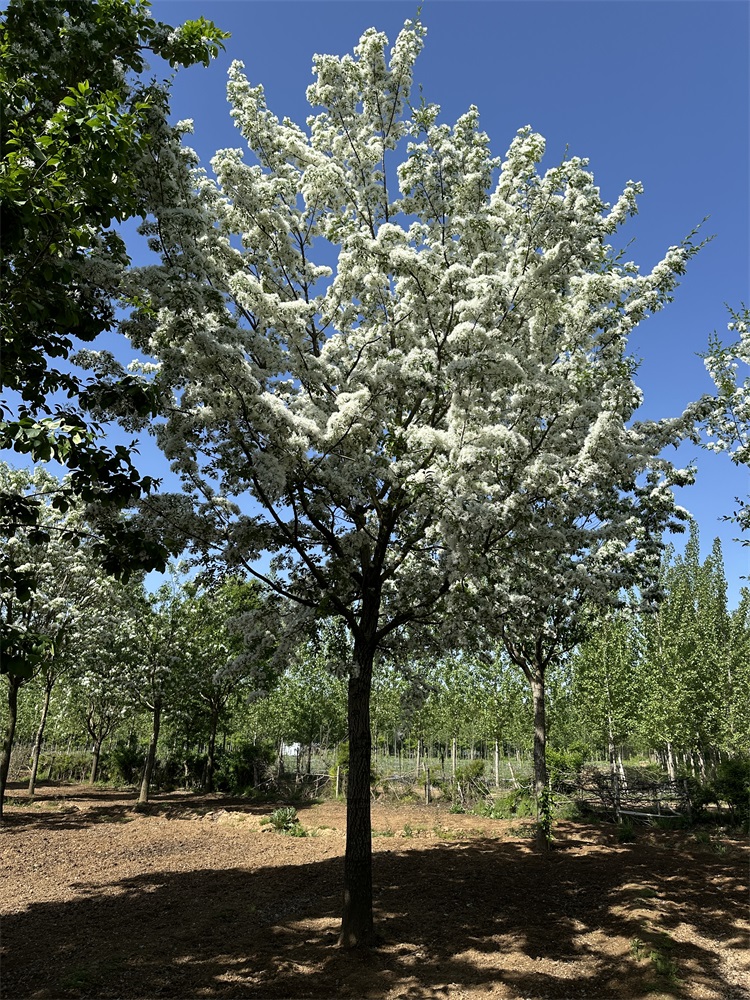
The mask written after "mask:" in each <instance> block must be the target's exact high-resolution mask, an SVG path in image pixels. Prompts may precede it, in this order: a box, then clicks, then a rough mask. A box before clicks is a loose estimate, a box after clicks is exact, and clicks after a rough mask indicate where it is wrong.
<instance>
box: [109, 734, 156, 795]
mask: <svg viewBox="0 0 750 1000" xmlns="http://www.w3.org/2000/svg"><path fill="white" fill-rule="evenodd" d="M145 758H146V755H145V751H144V749H143V747H141V746H140V745H139V742H138V738H137V736H135V734H133V733H131V734H130V736H128V738H127V739H120V740H118V741H117V743H115V745H114V747H113V748H112V750H110V752H109V753H108V754H107V756H106V758H105V760H104V766H105V769H106V772H107V773H108V775H109V779H110V781H113V782H114V783H115V784H116V785H135V784H137V782H138V778H139V775H140V772H141V770H142V768H143V763H144V761H145Z"/></svg>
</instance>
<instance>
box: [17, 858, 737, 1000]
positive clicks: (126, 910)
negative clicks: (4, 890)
mask: <svg viewBox="0 0 750 1000" xmlns="http://www.w3.org/2000/svg"><path fill="white" fill-rule="evenodd" d="M250 861H251V859H250ZM742 874H743V872H742V870H741V869H740V866H739V864H738V863H737V862H736V860H735V859H734V858H718V857H713V856H706V855H705V854H703V853H701V852H699V851H690V850H687V849H682V850H680V851H677V850H665V849H664V848H663V847H660V848H658V847H654V846H650V845H645V844H638V845H633V846H627V847H624V846H623V847H622V848H619V849H616V850H614V849H612V848H610V849H609V850H607V851H597V850H593V851H591V852H589V853H586V854H580V853H577V852H576V851H575V850H570V849H562V850H560V849H558V850H555V851H553V852H552V853H551V854H550V855H549V856H539V855H535V854H533V853H532V852H531V851H530V850H529V849H528V848H527V847H526V846H525V845H523V844H520V843H510V842H501V841H498V840H488V839H484V840H473V841H462V842H451V843H436V844H434V846H433V845H432V844H431V845H430V846H426V847H422V848H420V849H413V848H412V847H411V846H408V847H407V846H405V845H403V842H400V843H399V844H398V846H396V844H395V842H394V846H393V847H391V846H390V845H389V846H388V847H384V846H379V849H378V850H377V851H376V853H375V856H374V880H375V887H376V890H375V904H376V911H377V924H378V931H379V934H380V936H381V943H380V946H379V947H378V948H376V949H374V950H372V951H370V952H365V953H355V954H352V953H347V952H343V951H341V950H339V949H338V948H337V947H336V946H335V942H336V936H337V928H338V917H339V903H340V899H339V894H340V885H341V875H342V862H341V859H340V858H333V859H328V860H323V861H316V862H312V863H308V864H303V865H296V866H292V865H284V866H279V867H266V868H258V869H255V870H253V869H252V867H248V868H233V869H223V870H208V871H206V870H203V871H193V872H173V871H170V872H159V871H157V872H150V873H148V874H143V875H139V876H136V877H132V878H126V879H122V880H120V881H114V882H110V881H107V880H105V879H104V878H102V879H101V880H92V881H89V882H86V883H78V884H77V885H76V887H75V888H76V891H77V892H78V898H77V899H76V900H74V901H64V902H45V903H36V904H32V905H31V906H30V907H29V908H28V909H27V910H26V911H24V912H22V913H16V914H12V915H10V916H7V917H6V918H5V919H4V921H3V947H4V950H5V959H4V962H3V976H2V985H3V993H4V995H5V996H7V997H14V998H16V997H18V998H21V997H35V998H40V1000H42V998H47V1000H49V998H65V997H97V998H103V1000H104V998H109V997H128V998H136V997H137V998H150V997H157V996H158V997H181V998H192V997H256V998H269V1000H273V998H303V997H310V998H331V997H363V998H364V997H367V998H380V997H383V998H385V997H399V998H422V997H456V996H472V997H473V996H479V995H483V996H494V997H498V998H521V997H524V998H530V997H534V998H537V997H543V998H565V1000H573V998H578V997H581V998H582V997H595V998H597V1000H609V998H618V1000H636V998H638V1000H642V998H643V997H645V996H647V995H649V994H653V992H654V991H655V990H656V991H657V995H661V996H675V997H676V996H680V995H682V993H681V986H680V982H679V980H680V979H682V980H683V981H684V982H688V983H689V984H690V986H691V988H694V989H696V990H697V992H695V993H694V994H693V995H695V996H702V997H705V998H707V1000H708V998H717V1000H719V998H721V1000H726V998H730V997H733V998H738V1000H739V998H746V997H748V996H750V994H748V993H747V992H746V991H744V990H743V988H742V987H740V986H737V984H736V983H732V982H730V981H729V980H728V979H727V978H726V976H725V974H724V972H723V969H724V966H722V964H721V963H720V960H719V957H718V955H717V954H716V949H715V947H714V946H713V945H712V942H711V940H710V938H712V937H713V936H715V937H716V938H717V939H721V947H723V948H727V947H728V946H729V945H732V946H734V947H736V948H737V949H738V950H741V948H742V941H743V933H744V930H743V925H742V918H741V915H742V914H744V910H745V903H746V889H745V887H744V886H743V885H742ZM678 925H679V926H680V927H685V926H688V927H689V926H694V927H695V928H697V929H698V930H699V931H700V934H698V935H695V934H693V935H692V936H691V937H690V939H689V940H688V939H687V938H686V937H685V936H684V935H683V936H680V938H679V939H675V938H674V937H672V936H670V931H675V930H676V928H677V927H678ZM633 941H639V942H640V943H641V945H642V946H643V953H642V954H639V951H638V949H637V948H636V949H635V952H634V951H633V949H632V942H633ZM717 947H718V943H717ZM649 949H650V952H649ZM650 953H658V954H660V955H661V956H662V959H663V961H662V963H661V967H658V963H657V962H656V960H655V959H653V958H652V957H649V954H650Z"/></svg>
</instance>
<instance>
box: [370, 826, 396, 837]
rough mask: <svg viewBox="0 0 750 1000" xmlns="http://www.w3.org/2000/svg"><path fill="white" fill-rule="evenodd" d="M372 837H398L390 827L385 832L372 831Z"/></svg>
mask: <svg viewBox="0 0 750 1000" xmlns="http://www.w3.org/2000/svg"><path fill="white" fill-rule="evenodd" d="M372 835H373V837H395V836H396V834H395V832H394V831H393V830H392V829H391V828H390V827H387V828H386V829H385V830H373V831H372Z"/></svg>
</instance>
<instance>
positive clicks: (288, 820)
mask: <svg viewBox="0 0 750 1000" xmlns="http://www.w3.org/2000/svg"><path fill="white" fill-rule="evenodd" d="M268 822H269V823H270V824H271V826H272V827H273V828H274V830H276V831H277V832H278V833H291V834H293V835H294V836H297V837H299V836H302V837H304V833H302V834H300V833H296V832H295V827H297V826H299V816H298V815H297V810H296V809H295V808H294V806H282V807H281V808H280V809H274V811H273V812H272V813H271V815H270V817H269V819H268Z"/></svg>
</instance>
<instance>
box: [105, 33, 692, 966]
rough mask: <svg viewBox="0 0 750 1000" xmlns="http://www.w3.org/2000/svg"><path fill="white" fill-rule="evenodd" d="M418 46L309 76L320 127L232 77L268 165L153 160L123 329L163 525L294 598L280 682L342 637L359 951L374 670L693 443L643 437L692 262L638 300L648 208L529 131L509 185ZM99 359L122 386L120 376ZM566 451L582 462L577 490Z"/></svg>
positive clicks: (322, 64)
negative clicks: (151, 440) (147, 427)
mask: <svg viewBox="0 0 750 1000" xmlns="http://www.w3.org/2000/svg"><path fill="white" fill-rule="evenodd" d="M423 35H424V29H423V27H422V26H421V24H419V23H418V22H416V23H414V22H407V23H406V25H405V27H404V29H403V30H402V32H401V33H400V34H399V36H398V38H397V40H396V43H395V45H394V47H393V49H392V50H391V52H390V59H389V58H388V54H387V39H386V38H385V37H384V36H383V35H382V34H380V33H378V32H377V31H375V30H374V29H371V30H369V31H367V32H366V33H365V34H364V35H363V37H362V39H361V40H360V43H359V45H358V46H357V47H356V49H355V51H354V55H353V56H346V57H344V58H342V59H339V58H336V57H334V56H316V57H315V73H316V81H315V82H314V83H313V85H312V86H311V87H310V88H309V90H308V98H309V100H310V103H311V105H312V106H313V107H315V108H318V113H317V114H316V115H315V116H314V117H312V118H311V119H310V120H309V123H308V125H309V131H305V130H304V129H302V128H301V127H299V126H297V125H296V124H294V123H293V122H291V121H289V120H287V119H285V120H283V121H279V120H278V119H277V118H276V117H275V116H274V115H273V114H272V113H271V112H270V111H269V110H268V108H267V107H266V104H265V99H264V94H263V89H262V87H252V86H250V84H249V83H248V81H247V79H246V78H245V76H244V74H243V67H242V65H241V64H240V63H234V64H233V66H232V68H231V70H230V80H229V87H228V92H229V97H230V100H231V103H232V105H233V111H232V114H233V116H234V118H235V121H236V123H237V125H238V127H239V129H240V131H241V132H242V135H243V137H244V138H245V140H246V142H247V145H248V148H249V151H250V153H251V156H252V159H253V162H251V163H245V162H244V160H243V153H242V152H241V151H240V150H231V149H227V150H222V151H220V152H219V153H218V154H217V155H216V157H215V158H214V160H213V161H212V166H213V169H214V171H215V174H216V178H217V179H216V181H213V180H210V179H209V178H208V177H207V176H206V175H205V174H203V173H202V172H201V171H199V170H197V169H195V163H196V161H195V158H194V156H193V155H192V154H190V153H184V152H183V153H181V152H180V151H179V148H178V147H177V145H175V146H174V155H173V156H172V158H171V159H170V158H167V157H163V158H162V159H161V160H160V162H159V164H157V165H156V168H155V172H154V178H153V180H154V187H155V188H158V190H159V191H160V192H161V195H162V198H163V199H164V201H163V203H162V207H161V209H159V212H158V216H159V218H158V224H157V222H156V221H154V222H153V223H149V224H148V225H147V226H146V227H145V232H146V233H147V234H148V235H149V236H150V237H151V242H152V246H153V247H154V248H155V249H157V250H159V251H160V252H161V255H162V263H161V264H160V265H154V266H152V267H148V268H145V269H141V270H139V271H136V272H134V273H133V275H132V281H133V285H134V293H133V296H132V297H135V289H137V290H138V296H139V297H140V301H141V303H142V306H141V308H139V309H137V310H136V311H135V313H134V315H133V316H132V318H131V319H130V320H129V321H128V322H127V323H124V324H123V330H124V331H125V332H126V333H128V334H129V336H130V337H131V339H132V342H133V344H134V345H135V346H137V347H138V348H139V349H140V350H142V351H144V352H145V353H148V354H150V355H152V356H153V357H155V359H156V364H155V365H149V366H146V368H145V369H144V376H146V377H147V376H150V377H151V378H152V379H153V381H154V384H155V386H156V388H157V390H158V391H159V392H161V393H162V396H163V400H164V404H163V408H164V415H165V418H166V419H165V420H164V422H163V423H162V424H161V425H160V426H158V427H157V429H156V433H157V437H158V440H159V443H160V445H161V447H162V449H163V450H164V452H165V454H166V455H167V456H168V457H169V458H170V459H171V460H172V463H173V467H174V468H175V469H176V471H178V472H179V473H180V474H181V475H182V477H183V480H184V482H185V484H186V487H187V490H188V494H189V496H190V497H191V498H192V500H193V501H194V507H193V506H191V505H190V504H189V503H188V502H187V501H186V500H185V499H184V498H183V499H182V500H179V499H178V498H172V499H169V498H161V499H159V500H158V501H157V502H153V503H152V504H151V511H152V514H153V517H154V518H155V519H157V520H159V519H161V521H162V523H164V524H168V525H170V526H171V527H172V529H174V527H175V526H176V525H177V526H179V527H180V529H181V530H183V531H184V532H185V534H186V536H191V537H192V538H193V541H194V544H195V545H196V546H199V547H201V548H202V549H203V550H204V551H205V552H211V553H213V554H214V555H215V556H216V557H217V558H219V559H220V560H221V561H222V562H224V563H225V564H228V565H229V566H230V567H236V566H244V567H245V568H246V569H247V571H248V572H250V573H251V574H254V575H255V576H256V577H258V578H260V579H262V580H264V581H265V583H266V584H267V585H268V587H269V588H270V590H272V591H275V592H276V594H278V595H279V596H280V598H282V599H283V600H284V601H285V602H286V608H287V613H286V614H285V615H284V617H283V619H282V621H283V622H284V623H285V624H284V628H283V629H282V634H281V635H277V636H274V637H273V638H274V641H275V642H276V650H277V657H278V658H279V659H281V658H283V656H285V655H286V654H287V652H288V648H289V645H290V644H296V643H297V642H299V639H300V637H301V636H303V635H304V634H305V633H306V631H308V630H311V629H312V627H313V624H314V622H315V621H316V620H320V619H331V618H336V619H338V620H340V621H342V622H343V623H344V624H345V626H346V628H347V629H348V632H349V635H350V640H351V643H350V646H351V648H350V663H349V669H348V727H349V742H350V773H349V796H348V801H347V845H346V855H345V873H344V885H345V888H344V915H343V923H342V934H341V941H342V943H343V944H345V945H347V946H354V945H359V944H366V943H367V942H369V941H370V940H371V939H372V932H373V923H372V876H371V840H370V789H369V769H370V750H371V734H370V714H369V702H370V689H371V679H372V667H373V658H374V657H375V655H376V653H377V652H378V651H380V650H382V649H384V648H387V646H388V643H389V640H393V641H395V638H396V637H398V638H399V641H400V639H401V637H402V636H409V637H410V639H411V641H412V642H413V644H414V646H415V647H418V648H419V647H420V644H421V643H422V642H423V639H424V635H425V630H427V631H432V630H434V629H435V628H436V626H437V625H438V624H439V622H440V619H441V607H442V602H443V601H444V599H445V598H446V596H447V595H448V593H449V592H450V590H451V587H452V586H453V584H454V582H455V581H456V580H458V579H459V578H460V577H461V576H462V575H464V576H465V575H466V574H467V573H468V572H469V570H468V568H467V567H468V566H469V565H470V564H472V573H474V575H476V572H475V571H476V570H477V567H478V566H479V568H481V566H485V565H488V563H487V560H489V561H490V562H492V563H493V565H494V564H497V560H498V559H499V558H500V552H501V550H502V548H503V546H504V544H505V543H506V542H507V546H510V545H513V546H515V547H516V548H517V549H518V559H519V560H520V559H521V558H522V551H523V550H522V546H526V545H531V544H532V534H533V532H534V531H535V530H536V527H537V525H538V524H539V523H540V519H539V517H538V516H537V514H538V510H539V508H540V505H541V506H543V505H544V504H545V503H547V502H549V501H548V498H549V497H550V496H551V495H552V492H553V490H554V491H555V493H556V495H557V496H561V495H563V494H564V491H565V490H566V488H567V487H568V486H569V485H570V483H571V482H572V478H571V477H572V476H573V475H576V476H580V477H582V479H583V482H584V483H586V482H589V481H593V482H596V481H597V477H598V471H597V470H598V468H599V467H600V466H601V465H606V467H607V468H608V469H611V468H613V467H615V466H616V463H617V462H619V461H620V460H622V459H623V458H624V457H625V456H626V455H627V453H628V449H632V448H636V450H637V451H638V458H637V459H636V460H634V461H633V462H631V463H630V464H629V465H628V469H629V470H630V471H632V473H633V475H635V474H636V472H635V470H636V468H643V462H644V461H645V460H646V458H647V457H650V456H652V455H653V454H655V453H656V452H658V450H659V449H660V448H661V447H662V446H663V445H664V444H665V443H666V442H667V441H668V440H671V439H673V438H674V437H675V434H676V430H675V428H669V429H664V428H661V429H660V430H659V431H658V432H656V431H654V432H653V433H651V434H650V435H648V436H641V435H639V434H638V433H637V432H634V434H633V435H631V436H628V434H627V433H626V431H625V429H624V421H625V420H626V419H627V418H628V417H629V416H630V414H631V413H632V411H633V409H634V408H635V407H636V406H637V403H638V401H639V394H638V392H637V390H636V389H635V387H634V385H633V383H632V380H631V375H632V368H631V366H630V365H629V363H628V362H627V360H626V359H625V356H624V344H625V340H626V337H627V333H628V332H629V330H630V329H632V327H633V326H634V325H635V324H636V323H638V322H639V321H640V320H641V319H642V318H643V317H644V316H645V315H646V314H647V313H648V312H649V311H653V310H654V309H657V308H659V307H660V305H661V304H662V303H663V302H664V301H666V299H667V297H668V293H669V291H670V289H671V288H672V287H673V285H674V283H675V275H676V274H677V273H679V272H681V270H682V269H683V267H684V264H685V260H686V259H687V257H688V256H689V255H690V253H691V252H692V248H691V247H690V246H689V245H687V244H686V245H685V246H682V247H673V248H671V249H670V250H669V252H668V253H667V255H666V257H665V259H664V260H663V261H661V262H660V263H659V264H658V265H657V266H656V267H655V268H654V270H653V271H652V272H651V273H650V274H648V275H643V276H641V275H639V274H638V272H637V268H636V267H635V265H632V264H629V263H621V262H620V260H619V258H618V255H617V254H616V253H615V251H614V250H613V249H612V248H611V247H610V246H609V244H608V242H607V240H608V238H609V237H610V236H611V235H612V234H614V233H615V232H616V230H617V228H618V226H619V225H620V223H621V222H622V221H623V220H624V219H625V217H626V216H627V215H628V214H629V213H631V212H633V211H634V210H635V196H636V193H637V190H638V186H637V185H635V184H629V185H628V187H627V189H626V191H625V193H624V194H623V195H622V197H621V198H620V199H619V200H618V201H617V203H616V205H615V206H614V208H612V209H611V210H608V206H607V205H605V203H604V202H603V201H602V200H601V198H600V196H599V192H598V189H597V188H596V187H595V186H594V183H593V179H592V177H591V175H590V174H589V173H588V172H587V171H586V169H585V166H586V164H585V161H582V160H580V159H572V160H569V161H566V162H565V163H563V164H562V165H560V166H559V167H556V168H553V169H552V170H550V171H548V172H547V173H546V174H544V175H540V173H539V171H538V164H539V161H540V160H541V158H542V155H543V150H544V144H543V140H542V139H541V137H539V136H537V135H535V134H534V133H532V131H531V130H530V129H523V130H521V132H520V133H519V134H518V136H517V138H516V139H515V140H514V142H513V143H512V145H511V147H510V150H509V152H508V154H507V157H506V159H505V160H504V162H503V164H502V169H501V171H500V177H499V181H498V182H497V184H496V185H494V187H493V172H494V171H495V168H496V167H497V166H498V165H499V162H500V161H498V160H496V159H494V158H493V157H492V156H491V155H490V152H489V140H488V138H487V136H486V135H485V134H484V133H483V132H482V131H481V130H480V129H479V124H478V113H477V110H476V108H473V107H472V108H470V109H469V111H468V112H467V113H466V114H465V115H463V116H462V117H461V118H460V119H459V120H458V121H457V123H456V124H455V126H454V127H453V128H450V127H449V126H447V125H443V124H438V115H439V109H438V108H437V107H436V106H434V105H425V104H423V105H422V106H421V107H420V108H417V109H412V108H411V107H410V106H409V103H408V101H409V90H410V85H411V82H412V71H413V65H414V60H415V58H416V56H417V54H418V52H419V50H420V48H421V46H422V39H423ZM188 128H189V126H187V125H183V126H182V129H181V130H182V131H183V132H184V131H185V130H187V129H188ZM399 158H400V163H398V164H397V165H396V170H395V172H394V169H393V167H394V163H393V161H394V160H397V159H399ZM395 177H397V178H398V181H397V183H396V182H395V180H394V178H395ZM396 187H398V191H397V192H396V191H395V190H394V189H395V188H396ZM332 261H336V267H335V270H334V269H333V268H332V267H331V266H330V265H331V262H332ZM89 363H90V364H92V365H93V366H95V367H97V366H98V370H99V373H100V376H101V378H102V384H103V385H106V378H105V376H106V375H107V373H109V374H110V375H111V377H113V378H115V379H117V378H118V377H119V375H120V374H121V373H119V372H118V370H117V366H116V365H115V364H114V362H113V359H112V358H106V357H105V358H102V357H100V358H98V359H97V358H95V357H91V358H90V359H89ZM122 412H123V415H124V416H125V417H126V418H127V419H128V420H129V421H130V422H131V425H132V423H133V422H134V421H135V419H136V417H135V415H134V414H133V413H132V412H129V411H128V408H127V405H124V406H123V408H122ZM610 434H613V435H614V443H613V444H610V443H609V436H610ZM563 446H564V449H565V451H564V454H565V455H568V454H573V453H574V454H575V455H577V456H580V461H579V462H578V464H577V465H575V464H574V465H573V466H571V464H570V463H568V464H567V465H566V466H565V469H566V470H567V471H565V472H564V473H563V471H561V469H560V463H559V462H558V459H557V451H558V450H559V448H560V447H563ZM657 478H658V477H657ZM581 488H582V489H584V487H583V486H582V487H581ZM592 489H594V487H593V486H592ZM649 489H650V490H651V491H654V492H656V493H657V494H658V496H659V497H660V499H663V502H664V503H665V504H666V505H667V506H669V503H668V501H667V499H666V498H665V497H662V494H661V493H660V492H659V485H658V483H657V482H655V481H654V482H652V483H651V484H650V486H649ZM615 493H616V488H615V487H614V486H612V487H611V488H609V492H608V494H607V496H608V498H609V499H610V501H611V503H613V504H614V502H615V501H614V495H615ZM588 513H589V512H588V510H587V511H586V514H584V517H585V516H588ZM562 523H563V522H559V524H558V523H556V524H555V525H554V526H553V527H550V528H548V529H547V537H549V535H550V533H551V532H554V531H559V530H562ZM545 540H546V539H545V538H544V537H542V538H541V539H540V544H542V543H544V542H545ZM264 551H269V552H271V553H272V556H273V559H272V563H271V569H270V571H266V570H264V569H263V568H262V566H261V565H259V563H258V557H259V556H260V554H261V553H262V552H264ZM478 560H479V562H477V561H478ZM482 560H484V562H482ZM473 564H477V565H476V566H475V565H473ZM480 564H481V565H480ZM480 575H481V574H480ZM289 608H293V609H294V612H293V613H289V612H288V609H289ZM258 624H259V632H258V636H259V638H260V637H262V634H263V632H264V630H265V623H264V622H263V621H260V622H259V623H258ZM285 640H286V641H285Z"/></svg>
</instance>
